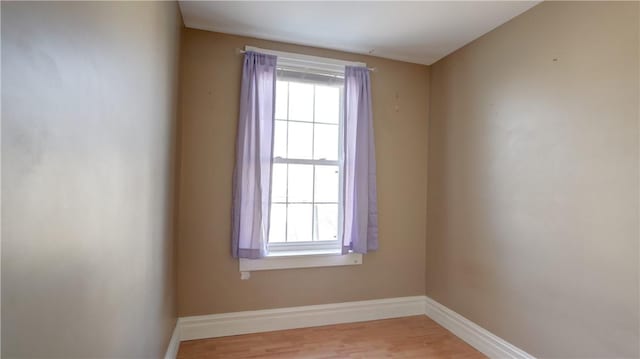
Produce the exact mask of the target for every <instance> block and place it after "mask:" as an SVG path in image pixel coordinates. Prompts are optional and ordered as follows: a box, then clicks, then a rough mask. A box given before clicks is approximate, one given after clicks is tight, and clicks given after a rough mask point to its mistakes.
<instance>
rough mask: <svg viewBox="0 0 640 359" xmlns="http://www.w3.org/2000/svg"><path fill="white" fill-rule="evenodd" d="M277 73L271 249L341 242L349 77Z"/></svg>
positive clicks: (288, 72)
mask: <svg viewBox="0 0 640 359" xmlns="http://www.w3.org/2000/svg"><path fill="white" fill-rule="evenodd" d="M277 79H278V80H277V83H276V108H275V127H274V145H273V146H274V149H273V157H274V159H273V171H272V191H271V200H272V204H271V223H270V231H269V247H270V250H291V249H292V248H295V249H296V250H308V249H321V248H325V249H326V248H337V247H338V245H337V243H338V238H339V236H340V225H341V210H340V208H341V206H340V203H341V200H342V198H341V197H342V196H341V182H342V181H341V172H342V171H341V167H342V166H341V163H342V158H341V157H342V156H341V153H342V144H341V141H340V139H341V138H342V111H341V99H342V85H343V79H342V78H339V77H336V76H322V75H318V74H305V73H304V72H295V71H293V72H292V71H281V70H279V71H278V77H277Z"/></svg>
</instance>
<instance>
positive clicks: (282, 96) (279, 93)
mask: <svg viewBox="0 0 640 359" xmlns="http://www.w3.org/2000/svg"><path fill="white" fill-rule="evenodd" d="M288 86H289V83H288V82H286V81H276V119H278V120H286V119H287V92H288Z"/></svg>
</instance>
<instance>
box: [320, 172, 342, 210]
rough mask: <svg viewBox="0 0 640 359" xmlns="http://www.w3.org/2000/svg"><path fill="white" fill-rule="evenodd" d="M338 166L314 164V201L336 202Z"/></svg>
mask: <svg viewBox="0 0 640 359" xmlns="http://www.w3.org/2000/svg"><path fill="white" fill-rule="evenodd" d="M338 175H339V173H338V166H316V186H315V191H316V194H315V201H316V202H336V203H337V202H338V191H339V187H338V186H339V183H338Z"/></svg>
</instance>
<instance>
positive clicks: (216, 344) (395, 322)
mask: <svg viewBox="0 0 640 359" xmlns="http://www.w3.org/2000/svg"><path fill="white" fill-rule="evenodd" d="M204 358H285V359H289V358H309V359H330V358H367V359H369V358H460V359H475V358H485V356H484V355H482V354H481V353H480V352H478V351H477V350H475V349H474V348H472V347H471V346H469V345H468V344H467V343H465V342H464V341H462V340H461V339H459V338H458V337H456V336H455V335H453V334H451V333H450V332H449V331H447V330H446V329H444V328H443V327H441V326H440V325H438V324H437V323H436V322H434V321H433V320H431V319H429V318H427V317H426V316H415V317H405V318H395V319H385V320H375V321H370V322H360V323H349V324H338V325H328V326H323V327H313V328H302V329H292V330H280V331H274V332H266V333H256V334H246V335H236V336H230V337H223V338H212V339H201V340H190V341H185V342H182V343H181V344H180V350H179V352H178V359H204Z"/></svg>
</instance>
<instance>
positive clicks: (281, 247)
mask: <svg viewBox="0 0 640 359" xmlns="http://www.w3.org/2000/svg"><path fill="white" fill-rule="evenodd" d="M343 71H344V67H343ZM300 72H303V73H304V72H305V69H300ZM343 75H344V73H343ZM316 79H318V80H317V81H300V80H298V79H295V78H291V77H290V76H284V77H283V78H280V77H278V80H279V81H287V82H289V83H291V82H306V83H313V84H314V85H320V86H331V87H338V88H339V100H338V101H339V104H338V106H339V120H338V123H337V124H335V123H333V124H332V125H336V126H338V160H327V159H300V158H287V157H281V156H278V157H274V158H273V160H272V163H273V164H301V165H315V166H336V167H337V168H338V202H315V185H316V182H315V170H314V176H313V189H312V191H313V197H312V201H311V202H297V201H296V202H289V201H288V198H287V199H286V201H285V202H282V201H277V202H276V201H274V202H272V204H285V205H287V208H288V205H290V204H298V203H299V204H311V205H316V204H337V205H338V206H337V207H338V218H337V225H338V228H337V238H336V240H332V241H313V240H310V241H304V242H303V241H296V242H271V241H269V243H268V248H269V251H273V252H286V251H292V252H293V251H314V250H318V251H323V250H324V251H326V250H331V251H333V250H336V251H339V250H340V248H341V242H342V241H341V238H342V227H343V221H344V214H343V205H342V204H343V200H344V193H343V187H344V183H343V182H344V180H343V179H344V166H343V162H344V156H343V151H344V143H343V142H344V109H343V102H344V99H343V97H344V86H343V83H339V84H337V83H336V82H335V81H336V80H337V79H336V78H329V77H326V78H325V79H326V80H323V79H322V78H320V77H316ZM340 80H342V79H340ZM276 96H277V94H276ZM314 103H315V96H314ZM289 106H290V104H289V101H287V114H288V111H289ZM314 107H315V105H314ZM277 120H278V121H288V122H304V123H315V124H326V123H324V122H316V121H315V111H314V118H313V122H307V121H291V120H289V116H288V115H287V119H277ZM329 124H331V123H329ZM314 137H315V136H314ZM312 141H315V138H313V139H312ZM287 142H288V133H287ZM312 147H313V144H312ZM312 151H313V150H312ZM287 188H288V184H287ZM312 213H313V212H312ZM314 220H315V219H313V220H312V228H311V231H310V235H311V238H313V236H314V227H315V225H314V224H313V223H314V222H313V221H314ZM288 224H289V218H288V212H287V215H286V222H285V225H286V226H287V228H288ZM286 235H287V234H286V231H285V236H286ZM269 239H271V238H269ZM285 241H286V238H285Z"/></svg>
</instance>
